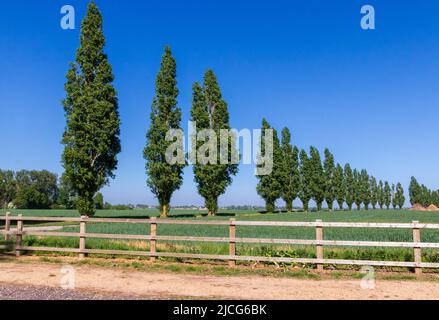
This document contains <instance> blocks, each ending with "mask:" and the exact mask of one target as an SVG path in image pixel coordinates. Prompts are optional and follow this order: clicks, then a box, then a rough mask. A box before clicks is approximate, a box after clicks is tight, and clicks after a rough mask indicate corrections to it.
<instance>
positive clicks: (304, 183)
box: [299, 149, 313, 212]
mask: <svg viewBox="0 0 439 320" xmlns="http://www.w3.org/2000/svg"><path fill="white" fill-rule="evenodd" d="M299 157H300V191H299V198H300V201H302V205H303V211H305V212H308V210H309V201H310V200H311V198H312V195H313V192H312V188H311V184H312V174H313V171H312V166H311V160H310V158H309V157H308V155H307V154H306V151H305V150H303V149H302V150H301V151H300V156H299Z"/></svg>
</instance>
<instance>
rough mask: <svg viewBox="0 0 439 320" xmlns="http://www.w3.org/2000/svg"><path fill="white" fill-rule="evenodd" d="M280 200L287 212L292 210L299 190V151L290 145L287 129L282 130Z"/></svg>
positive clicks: (289, 135)
mask: <svg viewBox="0 0 439 320" xmlns="http://www.w3.org/2000/svg"><path fill="white" fill-rule="evenodd" d="M281 152H282V165H281V170H282V176H281V178H282V183H281V185H282V199H283V200H284V201H285V204H286V208H287V211H288V212H292V210H293V201H294V200H295V199H296V198H297V196H298V193H299V188H300V174H299V149H298V148H297V147H296V146H294V147H293V146H292V145H291V134H290V131H289V130H288V128H284V129H283V130H282V143H281Z"/></svg>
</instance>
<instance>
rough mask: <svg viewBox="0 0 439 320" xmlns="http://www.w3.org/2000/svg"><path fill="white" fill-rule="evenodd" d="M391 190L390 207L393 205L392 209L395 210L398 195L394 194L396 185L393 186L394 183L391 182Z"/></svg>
mask: <svg viewBox="0 0 439 320" xmlns="http://www.w3.org/2000/svg"><path fill="white" fill-rule="evenodd" d="M391 192H392V193H391V196H392V207H393V210H395V209H396V207H397V205H398V198H397V197H398V196H397V194H396V187H395V184H394V183H392V191H391Z"/></svg>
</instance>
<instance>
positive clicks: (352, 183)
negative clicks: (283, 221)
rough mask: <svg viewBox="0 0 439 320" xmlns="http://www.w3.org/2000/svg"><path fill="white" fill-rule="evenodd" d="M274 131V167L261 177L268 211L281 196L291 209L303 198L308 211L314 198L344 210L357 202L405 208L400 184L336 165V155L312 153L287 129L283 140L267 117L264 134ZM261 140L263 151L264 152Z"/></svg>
mask: <svg viewBox="0 0 439 320" xmlns="http://www.w3.org/2000/svg"><path fill="white" fill-rule="evenodd" d="M267 129H272V130H273V134H274V137H273V156H272V158H273V159H272V160H273V170H272V172H271V174H269V175H260V176H258V179H259V183H258V185H257V192H258V194H259V195H260V196H261V197H262V198H263V199H264V200H265V202H266V210H267V211H268V212H273V211H274V210H275V203H276V201H277V200H279V199H282V200H283V201H284V202H285V206H286V208H287V210H288V211H290V212H291V211H292V209H293V201H294V200H296V199H300V200H301V202H302V205H303V210H304V211H308V210H309V202H310V201H311V200H314V202H315V203H316V207H317V210H318V211H320V210H321V209H322V206H323V203H324V202H326V204H327V207H328V209H329V210H330V211H332V210H333V208H334V203H337V205H338V208H339V209H340V210H342V209H343V208H344V205H345V204H346V206H347V207H348V209H349V210H352V208H353V205H354V204H355V206H356V208H357V209H358V210H360V209H361V208H364V209H365V210H369V208H370V207H372V208H373V209H376V208H377V207H379V208H381V209H383V208H384V207H385V208H387V209H390V207H393V208H394V209H395V208H402V207H403V206H404V203H405V197H404V189H403V187H402V185H401V183H397V184H396V185H394V184H392V185H390V184H389V182H387V181H381V180H380V181H377V179H376V178H375V177H373V176H371V175H369V174H368V172H367V171H366V169H362V170H357V169H354V170H352V168H351V166H350V165H349V164H346V165H345V166H344V167H343V166H342V165H341V164H335V160H334V156H333V155H332V153H331V152H330V151H329V149H325V151H324V159H323V160H322V158H321V156H320V153H319V151H318V150H317V149H316V148H315V147H310V150H309V153H307V152H306V151H305V150H303V149H302V150H299V148H298V147H296V146H293V145H292V144H291V133H290V131H289V129H288V128H284V129H283V130H282V134H281V139H279V137H278V134H277V131H276V130H275V129H273V128H272V127H271V126H270V125H269V123H268V122H267V120H266V119H263V121H262V135H264V132H265V130H267ZM264 148H265V146H264V140H261V152H264Z"/></svg>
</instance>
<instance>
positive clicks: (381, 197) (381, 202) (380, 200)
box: [378, 180, 386, 210]
mask: <svg viewBox="0 0 439 320" xmlns="http://www.w3.org/2000/svg"><path fill="white" fill-rule="evenodd" d="M385 202H386V199H385V196H384V183H383V182H382V181H381V180H380V182H379V184H378V204H379V206H380V209H381V210H382V209H383V208H384V204H385Z"/></svg>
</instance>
